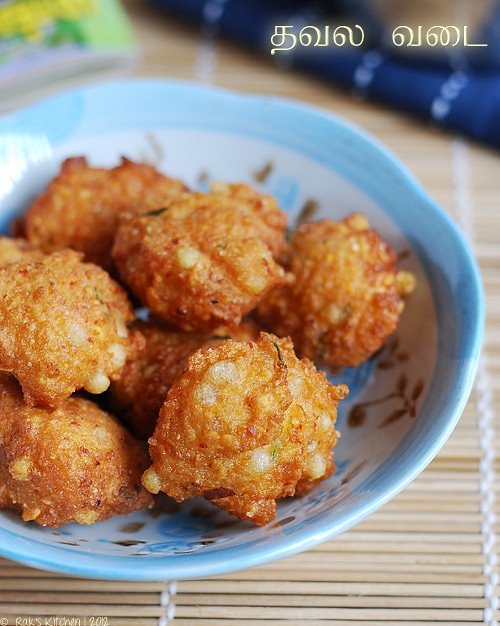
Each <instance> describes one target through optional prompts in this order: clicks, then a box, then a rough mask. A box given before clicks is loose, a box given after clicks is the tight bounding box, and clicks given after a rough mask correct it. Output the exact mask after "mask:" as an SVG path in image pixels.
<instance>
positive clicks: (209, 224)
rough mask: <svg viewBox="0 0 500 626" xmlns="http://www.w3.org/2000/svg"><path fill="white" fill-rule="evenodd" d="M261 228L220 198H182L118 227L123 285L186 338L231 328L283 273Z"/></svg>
mask: <svg viewBox="0 0 500 626" xmlns="http://www.w3.org/2000/svg"><path fill="white" fill-rule="evenodd" d="M270 230H271V229H269V228H268V227H267V226H266V224H265V223H264V222H263V221H262V220H261V219H260V218H259V216H258V214H257V213H256V212H255V211H254V210H253V209H252V208H251V207H250V208H247V209H243V208H241V206H238V207H235V206H234V203H233V201H232V199H231V197H229V196H228V195H227V194H225V193H184V194H179V195H177V196H175V197H172V198H171V199H170V200H169V202H168V203H166V205H165V206H164V207H162V208H161V209H157V210H153V211H149V212H148V213H146V214H145V215H142V216H138V217H135V218H132V219H126V220H123V221H122V223H121V225H120V227H119V228H118V232H117V236H116V239H115V243H114V246H113V258H114V259H115V262H116V265H117V267H118V269H119V272H120V275H121V278H122V280H123V281H124V283H125V284H127V285H128V286H129V287H130V288H131V289H132V291H133V292H134V293H135V295H136V296H138V297H139V299H140V300H141V302H142V303H143V304H144V305H145V306H148V307H149V308H150V309H151V310H152V311H153V313H155V314H156V315H158V316H159V317H161V318H162V319H164V320H166V321H167V322H170V323H171V324H174V325H175V326H179V327H180V328H182V329H183V330H186V331H204V330H209V329H211V328H214V327H215V326H217V325H219V324H232V325H237V324H239V322H240V321H241V319H242V317H243V316H244V315H246V314H247V313H248V312H249V311H251V310H252V309H253V308H254V307H255V306H256V305H257V303H258V302H259V301H260V300H261V299H262V297H263V296H264V295H265V294H266V293H267V291H269V289H271V288H272V287H273V286H275V285H279V284H281V283H283V282H284V280H285V274H284V271H283V269H282V268H281V266H279V265H278V264H277V263H276V262H275V261H274V259H273V255H272V252H271V250H270V248H269V247H268V246H267V245H266V243H265V241H264V239H263V238H262V233H263V232H269V231H270Z"/></svg>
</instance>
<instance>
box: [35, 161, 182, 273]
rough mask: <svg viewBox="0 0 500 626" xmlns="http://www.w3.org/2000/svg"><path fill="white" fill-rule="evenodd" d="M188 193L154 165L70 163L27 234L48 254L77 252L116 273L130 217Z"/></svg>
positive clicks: (39, 201)
mask: <svg viewBox="0 0 500 626" xmlns="http://www.w3.org/2000/svg"><path fill="white" fill-rule="evenodd" d="M186 190H187V188H186V186H185V185H184V183H182V182H181V181H179V180H174V179H172V178H169V177H167V176H164V175H163V174H161V173H160V172H158V171H157V170H156V169H155V168H154V167H152V166H151V165H147V164H145V163H134V162H133V161H130V160H129V159H126V158H123V159H122V163H121V165H118V166H117V167H114V168H112V169H103V168H100V169H97V168H92V167H89V165H88V164H87V160H86V159H85V158H84V157H73V158H70V159H66V161H64V162H63V164H62V166H61V171H60V173H59V174H58V176H56V178H54V179H53V180H52V181H51V182H50V183H49V185H48V187H47V189H46V190H45V191H44V192H43V193H42V194H40V195H39V196H38V197H37V198H36V199H35V201H34V202H33V203H32V204H31V206H30V207H29V209H28V211H27V213H26V215H25V218H24V225H23V229H24V232H25V236H26V238H27V239H28V240H29V241H30V243H32V244H34V245H36V246H38V247H40V248H41V249H42V250H44V252H48V253H50V252H55V251H57V250H60V249H62V248H74V249H75V250H80V251H81V252H83V253H84V254H85V260H86V261H90V262H92V263H96V264H97V265H101V266H102V267H104V268H105V269H106V270H108V271H110V270H112V269H113V263H112V259H111V256H110V254H111V246H112V243H113V238H114V235H115V231H116V228H117V226H118V219H119V217H120V215H122V214H124V213H143V212H147V211H149V210H151V209H157V208H158V207H160V206H162V204H163V202H165V201H166V200H168V198H169V197H170V196H171V195H175V194H177V193H179V192H181V191H186Z"/></svg>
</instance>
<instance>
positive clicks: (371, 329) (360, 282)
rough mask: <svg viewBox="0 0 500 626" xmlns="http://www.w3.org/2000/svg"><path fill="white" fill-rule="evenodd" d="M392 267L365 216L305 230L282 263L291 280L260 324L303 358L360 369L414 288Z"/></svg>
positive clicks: (263, 310) (269, 302) (388, 251)
mask: <svg viewBox="0 0 500 626" xmlns="http://www.w3.org/2000/svg"><path fill="white" fill-rule="evenodd" d="M396 261H397V255H396V253H395V252H394V250H393V249H392V248H391V246H390V245H389V244H388V243H387V242H386V241H385V240H384V239H383V238H382V237H381V236H380V235H379V234H378V233H377V232H376V231H375V230H373V229H372V228H370V224H369V223H368V220H367V219H366V218H365V217H364V216H363V215H360V214H354V215H351V216H349V217H347V218H346V219H344V220H342V221H341V222H332V221H331V220H322V221H320V222H316V223H312V224H303V225H302V226H300V227H299V228H298V229H297V231H296V233H295V235H294V237H293V239H292V241H291V243H290V245H289V248H288V249H287V250H286V252H285V253H284V257H283V263H284V265H285V268H286V270H287V271H289V272H290V273H291V274H293V276H294V277H295V281H294V282H290V283H289V284H287V285H285V286H281V287H278V288H276V289H274V290H273V291H271V292H270V293H269V294H268V295H267V297H266V298H265V299H264V301H263V302H261V303H260V305H259V306H258V309H257V317H258V319H259V320H260V321H261V322H262V324H263V325H264V326H266V327H267V328H269V329H270V330H272V331H273V332H275V333H276V334H277V335H280V336H282V335H290V336H291V338H292V340H293V342H294V344H295V346H296V348H297V353H298V354H299V355H300V356H305V357H308V358H310V359H313V360H314V361H315V362H317V363H322V364H325V365H328V366H329V367H331V368H332V369H333V370H338V369H339V368H342V367H344V366H355V365H359V364H360V363H362V362H363V361H365V360H366V359H368V358H369V357H370V356H372V355H373V354H374V353H375V352H376V351H377V350H379V349H380V348H381V347H382V345H383V344H384V342H385V340H386V339H387V337H388V336H389V335H390V334H392V333H393V332H394V331H395V330H396V326H397V324H398V322H399V316H400V314H401V312H402V311H403V308H404V303H403V301H402V299H401V296H402V295H406V294H408V293H410V292H411V291H412V290H413V288H414V286H415V278H414V276H413V275H412V274H410V273H409V272H403V271H400V272H398V271H397V270H396V267H395V263H396Z"/></svg>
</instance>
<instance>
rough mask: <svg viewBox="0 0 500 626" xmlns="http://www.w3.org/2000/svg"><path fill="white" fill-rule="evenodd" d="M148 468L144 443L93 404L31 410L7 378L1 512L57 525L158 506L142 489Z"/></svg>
mask: <svg viewBox="0 0 500 626" xmlns="http://www.w3.org/2000/svg"><path fill="white" fill-rule="evenodd" d="M147 465H148V457H147V455H146V454H145V452H144V451H143V449H142V446H141V444H140V443H139V442H138V441H136V440H135V439H134V438H133V437H132V436H131V435H130V433H129V432H127V430H126V429H125V428H124V427H123V426H122V425H121V424H120V423H119V422H118V420H117V419H116V418H115V417H113V416H112V415H110V414H109V413H105V412H104V411H101V410H100V409H99V408H98V407H97V405H95V404H94V403H93V402H90V401H88V400H84V399H82V398H78V397H73V398H70V399H69V400H67V401H66V402H64V403H63V404H62V405H61V407H60V408H58V409H54V410H51V409H42V408H31V407H29V406H28V405H27V404H26V403H25V402H24V400H23V397H22V393H21V390H20V388H19V385H18V384H17V382H16V381H15V380H14V378H13V377H12V376H10V374H5V373H0V508H9V509H13V510H15V511H19V512H20V513H22V516H23V520H24V521H29V520H35V521H36V522H37V523H39V524H42V525H43V526H53V527H57V526H59V524H64V523H66V522H71V521H75V522H79V523H80V524H93V523H94V522H95V521H97V520H105V519H108V518H109V517H112V516H113V515H126V514H127V513H130V512H132V511H136V510H137V509H141V508H144V507H150V506H152V504H153V498H152V496H151V494H149V493H148V492H147V491H145V490H144V489H143V488H142V487H141V473H142V472H143V470H144V468H145V467H147Z"/></svg>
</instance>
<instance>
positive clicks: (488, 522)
mask: <svg viewBox="0 0 500 626" xmlns="http://www.w3.org/2000/svg"><path fill="white" fill-rule="evenodd" d="M451 166H452V178H453V188H454V203H455V208H456V211H457V217H458V222H459V224H460V226H461V227H462V230H463V231H464V232H465V236H466V238H467V239H468V240H469V243H470V245H471V247H472V248H473V249H474V239H475V237H474V226H473V222H472V215H471V213H472V201H471V197H470V180H469V167H468V151H467V144H466V143H465V142H464V141H463V140H461V139H455V140H453V141H452V144H451ZM475 388H476V390H477V393H478V400H477V409H478V412H479V431H480V441H479V443H480V448H481V452H482V458H481V460H480V462H479V471H480V474H481V480H480V482H479V491H480V494H481V506H480V510H481V515H482V517H483V521H482V523H481V534H482V536H483V546H482V551H483V554H484V556H485V557H486V563H485V564H484V566H483V574H484V575H485V576H486V578H487V582H486V583H485V585H484V597H485V599H486V600H488V604H489V606H487V607H486V608H485V610H484V623H485V624H487V625H488V626H498V621H497V620H496V619H495V618H494V615H495V611H497V610H498V607H499V598H498V595H497V594H496V593H495V587H496V586H497V585H498V574H497V573H496V572H495V569H496V565H497V560H498V559H497V555H496V552H495V545H496V533H495V530H494V526H495V523H496V519H497V518H496V515H495V512H494V506H495V496H494V486H495V471H494V463H495V450H494V447H493V441H494V436H495V429H494V426H493V409H492V400H493V395H492V392H491V383H490V375H489V371H488V359H487V355H486V354H485V352H484V350H483V351H482V353H481V356H480V358H479V365H478V372H477V376H476V382H475Z"/></svg>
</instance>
